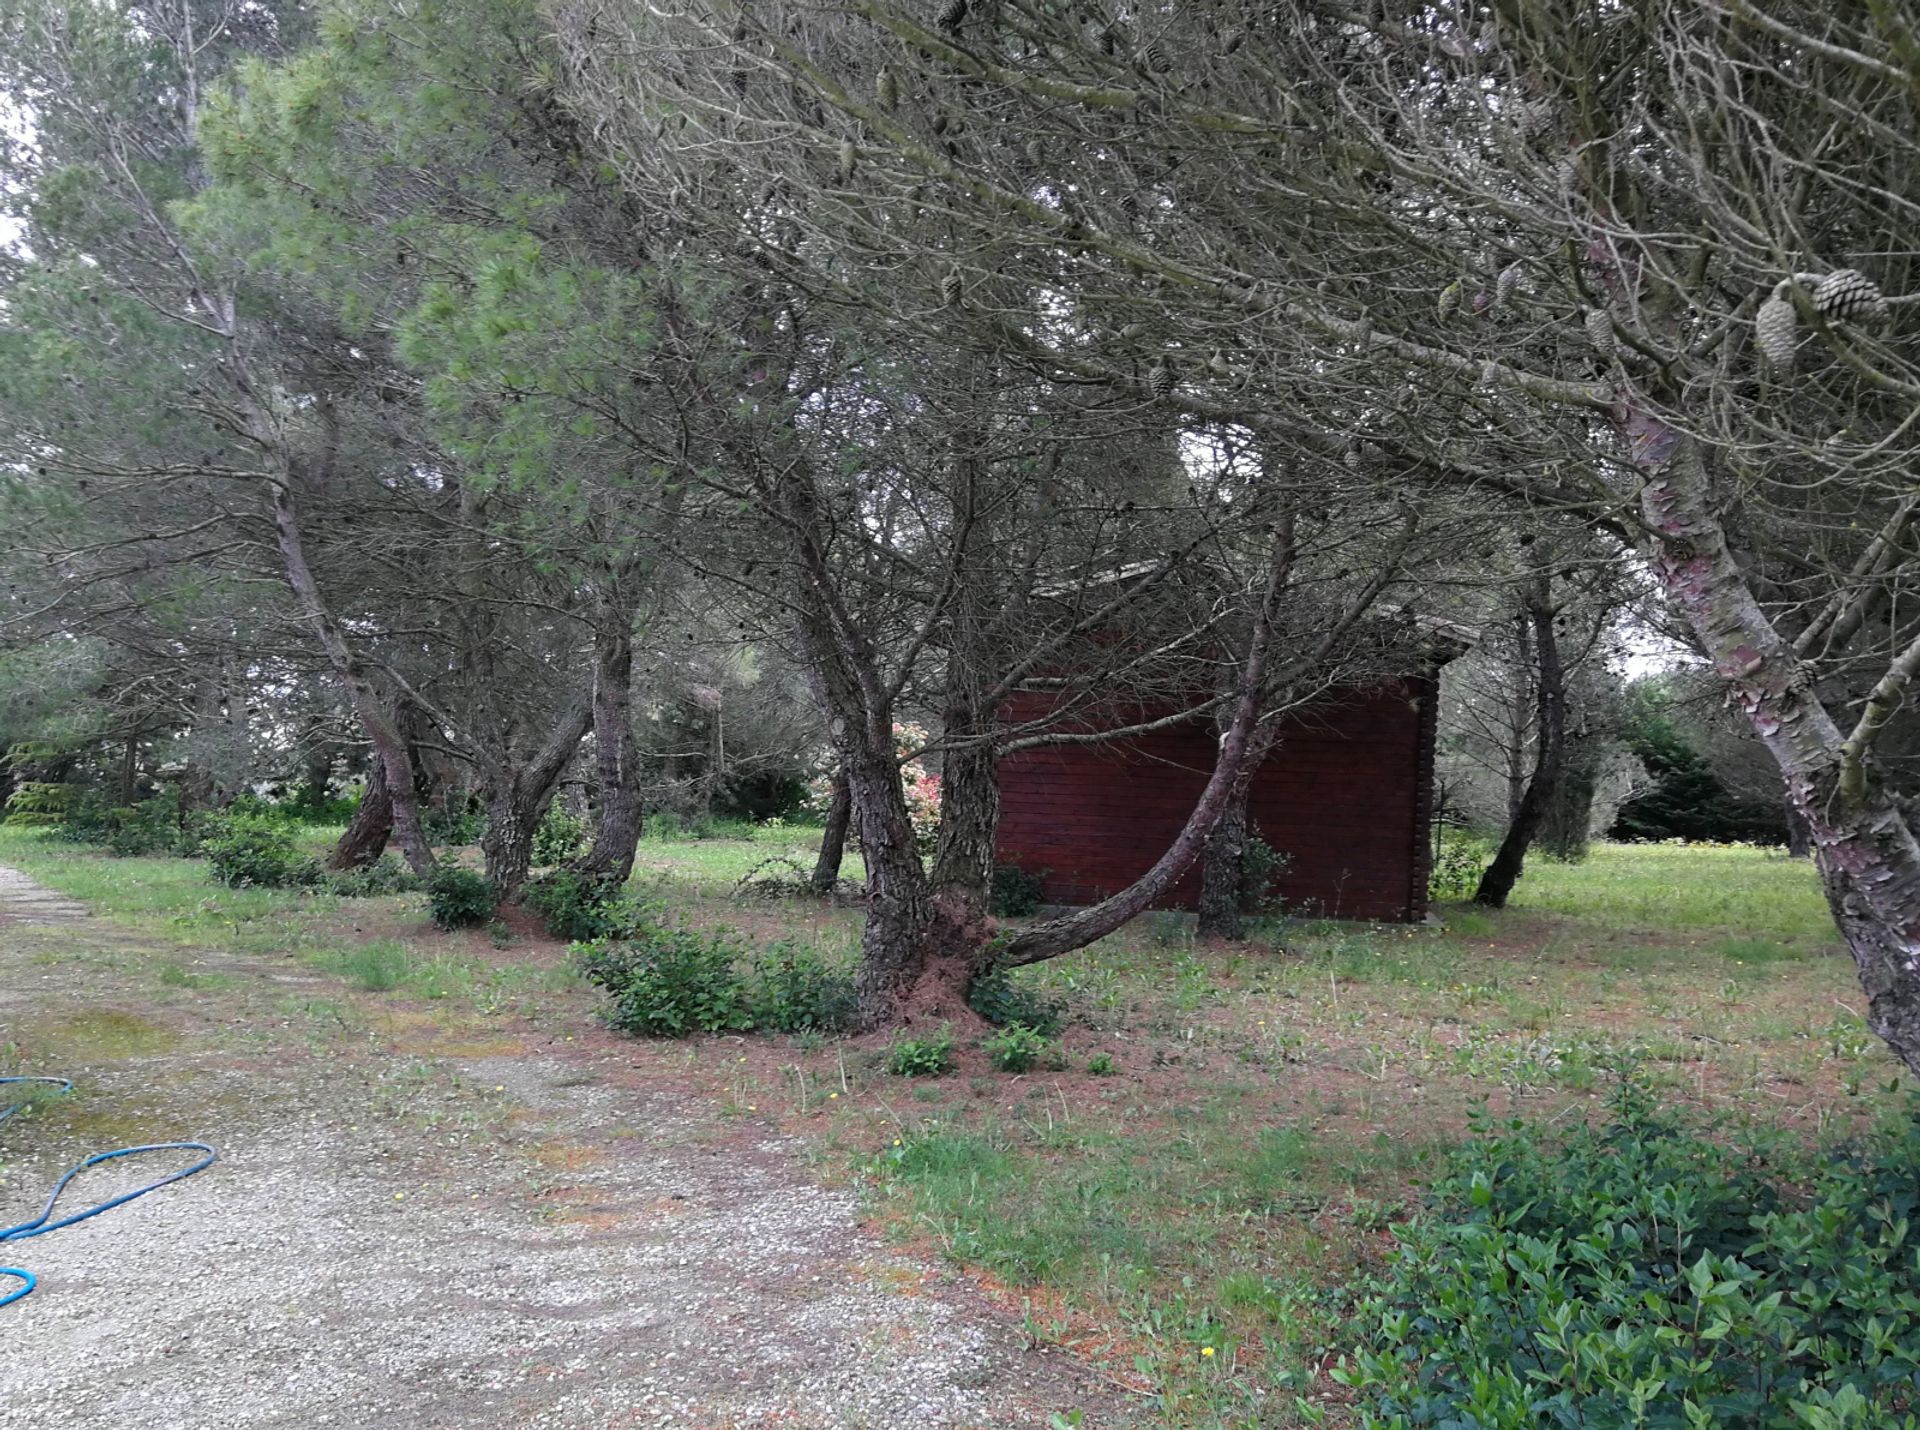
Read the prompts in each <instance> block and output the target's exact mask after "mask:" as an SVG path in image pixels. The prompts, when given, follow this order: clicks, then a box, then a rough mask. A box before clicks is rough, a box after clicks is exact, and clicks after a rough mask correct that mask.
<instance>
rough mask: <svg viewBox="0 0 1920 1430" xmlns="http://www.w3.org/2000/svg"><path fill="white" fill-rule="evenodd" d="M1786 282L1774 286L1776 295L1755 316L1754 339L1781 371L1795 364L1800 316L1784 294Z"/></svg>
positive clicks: (1765, 355)
mask: <svg viewBox="0 0 1920 1430" xmlns="http://www.w3.org/2000/svg"><path fill="white" fill-rule="evenodd" d="M1786 286H1787V285H1786V284H1784V283H1782V284H1781V285H1780V287H1779V288H1776V289H1774V292H1773V296H1772V297H1771V298H1769V299H1767V301H1766V302H1764V303H1762V304H1761V305H1760V311H1759V312H1757V313H1755V314H1754V315H1753V340H1754V342H1755V344H1757V345H1758V347H1759V349H1760V355H1761V356H1762V357H1764V358H1765V359H1766V360H1767V362H1768V363H1769V364H1770V365H1771V366H1773V367H1776V368H1778V369H1780V370H1781V371H1782V372H1785V371H1786V370H1787V369H1788V368H1791V367H1792V366H1793V352H1794V349H1795V348H1796V347H1798V346H1799V342H1800V339H1799V331H1798V330H1799V326H1800V315H1799V314H1797V313H1795V312H1794V311H1793V301H1792V300H1791V299H1790V298H1788V297H1787V295H1786V293H1785V291H1784V290H1785V288H1786Z"/></svg>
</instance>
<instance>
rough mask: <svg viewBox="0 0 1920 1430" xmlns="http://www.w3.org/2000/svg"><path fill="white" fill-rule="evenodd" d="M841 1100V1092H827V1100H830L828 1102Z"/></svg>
mask: <svg viewBox="0 0 1920 1430" xmlns="http://www.w3.org/2000/svg"><path fill="white" fill-rule="evenodd" d="M839 1100H840V1094H839V1093H837V1092H830V1093H828V1094H827V1101H828V1102H838V1101H839Z"/></svg>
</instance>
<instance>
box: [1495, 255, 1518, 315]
mask: <svg viewBox="0 0 1920 1430" xmlns="http://www.w3.org/2000/svg"><path fill="white" fill-rule="evenodd" d="M1519 287H1520V265H1519V264H1517V263H1509V264H1508V265H1507V266H1506V267H1505V268H1502V269H1501V270H1500V276H1499V277H1498V278H1496V279H1494V280H1493V301H1494V302H1495V303H1497V304H1499V305H1500V306H1501V307H1503V308H1504V307H1505V306H1506V305H1507V300H1508V299H1510V298H1512V297H1513V295H1514V293H1515V292H1517V291H1518V290H1519Z"/></svg>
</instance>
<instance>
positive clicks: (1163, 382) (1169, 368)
mask: <svg viewBox="0 0 1920 1430" xmlns="http://www.w3.org/2000/svg"><path fill="white" fill-rule="evenodd" d="M1147 391H1148V392H1151V393H1152V394H1153V395H1154V396H1155V397H1165V396H1167V395H1168V394H1170V393H1171V392H1172V391H1173V364H1172V363H1171V362H1169V361H1168V360H1167V359H1166V358H1161V359H1160V360H1159V361H1158V362H1156V363H1155V364H1154V365H1153V366H1152V367H1150V368H1148V369H1147Z"/></svg>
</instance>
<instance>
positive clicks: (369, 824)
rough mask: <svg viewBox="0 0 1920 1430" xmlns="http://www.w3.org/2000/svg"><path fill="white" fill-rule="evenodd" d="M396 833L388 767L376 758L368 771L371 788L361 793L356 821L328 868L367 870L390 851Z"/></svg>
mask: <svg viewBox="0 0 1920 1430" xmlns="http://www.w3.org/2000/svg"><path fill="white" fill-rule="evenodd" d="M392 835H393V796H392V795H391V794H390V793H389V792H388V789H387V767H386V765H385V763H384V762H382V761H380V760H377V759H376V760H373V761H371V762H370V767H369V768H368V770H367V787H366V788H365V789H363V790H362V791H361V792H360V803H359V804H358V805H357V806H356V807H355V808H354V811H353V821H352V822H351V823H350V824H348V825H347V828H346V832H345V833H343V834H342V835H341V836H340V840H339V842H338V843H337V844H335V845H334V846H333V853H331V854H329V855H328V856H327V867H328V868H329V869H364V868H366V867H367V866H368V865H369V864H372V863H374V862H375V861H376V860H378V859H379V857H380V856H381V855H382V854H384V853H386V851H387V840H388V839H390V838H391V837H392Z"/></svg>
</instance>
